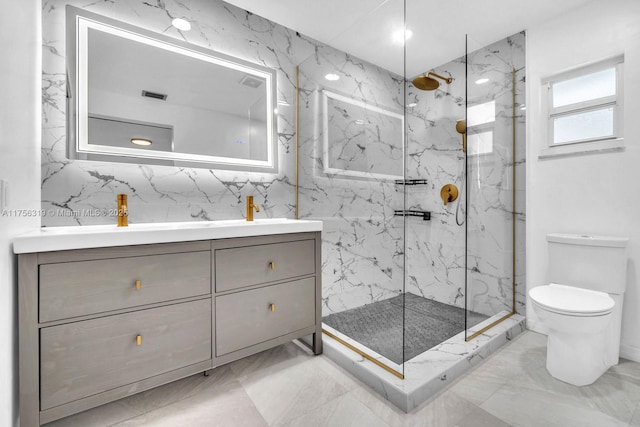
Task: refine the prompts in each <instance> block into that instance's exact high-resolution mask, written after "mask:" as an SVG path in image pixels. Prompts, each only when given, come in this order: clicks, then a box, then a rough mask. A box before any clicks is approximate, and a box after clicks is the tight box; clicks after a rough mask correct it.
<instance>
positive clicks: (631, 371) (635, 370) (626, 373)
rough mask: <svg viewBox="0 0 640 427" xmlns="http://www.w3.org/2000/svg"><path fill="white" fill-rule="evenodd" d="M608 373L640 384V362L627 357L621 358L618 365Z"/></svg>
mask: <svg viewBox="0 0 640 427" xmlns="http://www.w3.org/2000/svg"><path fill="white" fill-rule="evenodd" d="M607 373H608V374H611V375H614V376H619V377H620V378H621V379H623V380H625V381H628V382H632V383H634V384H637V385H640V363H635V362H632V361H630V360H627V359H620V361H619V363H618V364H617V365H616V366H612V367H611V368H609V371H607Z"/></svg>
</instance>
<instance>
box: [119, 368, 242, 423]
mask: <svg viewBox="0 0 640 427" xmlns="http://www.w3.org/2000/svg"><path fill="white" fill-rule="evenodd" d="M234 380H235V374H234V373H233V371H231V369H230V368H229V367H228V366H221V367H219V368H216V369H213V370H211V371H210V372H209V376H204V375H203V374H202V373H200V374H195V375H191V376H190V377H187V378H183V379H181V380H178V381H174V382H171V383H169V384H165V385H163V386H160V387H156V388H153V389H151V390H147V391H144V392H142V393H138V394H135V395H133V396H131V397H129V398H128V401H129V404H130V405H131V406H132V407H133V408H134V409H136V410H137V411H139V412H140V413H141V414H144V413H146V412H150V411H153V410H155V409H158V408H162V407H163V406H167V405H170V404H172V403H175V402H178V401H180V400H182V399H185V398H187V397H190V396H193V395H195V394H197V393H200V392H203V391H205V390H207V389H210V388H212V387H220V386H221V385H223V384H226V383H228V382H231V381H234Z"/></svg>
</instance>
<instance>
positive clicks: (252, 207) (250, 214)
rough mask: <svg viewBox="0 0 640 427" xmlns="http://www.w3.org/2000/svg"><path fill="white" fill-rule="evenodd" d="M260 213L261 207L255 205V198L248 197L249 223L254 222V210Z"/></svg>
mask: <svg viewBox="0 0 640 427" xmlns="http://www.w3.org/2000/svg"><path fill="white" fill-rule="evenodd" d="M254 209H255V210H256V212H260V206H258V205H256V204H254V203H253V196H247V221H253V210H254Z"/></svg>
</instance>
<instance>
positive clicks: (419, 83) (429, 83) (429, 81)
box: [413, 71, 453, 90]
mask: <svg viewBox="0 0 640 427" xmlns="http://www.w3.org/2000/svg"><path fill="white" fill-rule="evenodd" d="M434 77H437V78H439V79H440V80H442V81H444V82H446V83H447V84H451V82H453V79H452V78H451V77H443V76H441V75H440V74H436V73H432V72H431V71H430V72H428V73H426V74H422V75H420V76H418V77H416V78H415V79H413V85H414V86H415V87H417V88H418V89H420V90H435V89H438V87H440V82H439V81H437V80H436V79H434Z"/></svg>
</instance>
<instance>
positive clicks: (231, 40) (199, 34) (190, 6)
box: [42, 0, 319, 226]
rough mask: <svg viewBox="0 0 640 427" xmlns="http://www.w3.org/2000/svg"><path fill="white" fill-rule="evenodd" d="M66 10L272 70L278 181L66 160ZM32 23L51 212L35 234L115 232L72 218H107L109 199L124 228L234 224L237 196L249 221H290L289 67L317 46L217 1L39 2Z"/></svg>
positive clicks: (46, 205)
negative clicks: (251, 207) (125, 217)
mask: <svg viewBox="0 0 640 427" xmlns="http://www.w3.org/2000/svg"><path fill="white" fill-rule="evenodd" d="M66 4H71V5H73V6H77V7H80V8H83V9H86V10H88V11H91V12H94V13H98V14H101V15H104V16H107V17H110V18H113V19H117V20H120V21H123V22H126V23H128V24H132V25H135V26H138V27H142V28H145V29H148V30H151V31H154V32H158V33H162V34H165V35H167V36H171V37H176V38H178V39H181V40H184V41H187V42H189V43H192V44H194V45H198V46H201V47H205V48H208V49H212V50H216V51H218V52H222V53H224V54H227V55H232V56H235V57H238V58H242V59H245V60H247V61H250V62H254V63H258V64H260V65H264V66H267V67H270V68H274V69H276V71H277V92H278V95H277V96H278V100H279V101H284V102H286V103H287V104H288V106H287V105H283V104H281V105H279V107H278V110H279V115H278V123H277V131H278V165H279V169H278V173H277V174H267V173H251V172H233V171H222V170H209V169H193V168H184V167H169V166H151V165H135V164H124V163H105V162H95V161H79V160H68V159H67V158H66V154H65V153H66V132H65V121H66V117H65V116H66V111H65V11H64V6H65V5H66ZM175 17H184V18H186V19H188V20H189V21H190V22H191V24H192V30H191V31H188V32H183V31H179V30H177V29H175V28H173V27H172V26H171V20H172V19H173V18H175ZM42 22H43V30H42V37H43V58H42V65H43V91H42V93H43V106H42V108H43V129H42V135H43V136H42V208H43V209H45V210H48V209H53V210H54V211H55V212H57V214H56V215H52V216H46V217H44V218H43V219H42V225H43V226H58V225H86V224H105V223H106V224H108V223H115V218H112V217H105V216H102V217H90V216H85V215H82V214H75V213H78V212H80V213H81V212H82V211H83V209H95V208H98V209H110V208H113V207H114V206H115V204H116V194H118V193H127V194H128V195H129V213H130V221H131V222H132V223H136V222H138V223H140V222H163V221H189V220H213V219H229V218H242V217H243V215H244V197H245V196H246V195H254V196H255V197H256V202H257V203H258V204H259V205H260V206H261V207H262V208H263V209H262V211H261V213H260V214H258V215H259V216H266V217H293V216H294V210H295V187H294V176H295V145H294V141H295V140H294V123H295V120H294V117H295V111H294V108H293V107H292V106H293V105H294V104H295V102H294V97H295V66H296V64H298V63H299V62H301V61H302V60H304V59H305V58H306V57H308V56H309V55H311V54H312V53H313V52H315V51H316V50H317V48H318V46H319V44H318V43H317V42H315V41H313V40H311V39H308V38H305V37H304V36H301V35H300V34H298V33H296V32H294V31H292V30H289V29H287V28H285V27H282V26H280V25H277V24H275V23H273V22H270V21H268V20H266V19H263V18H261V17H259V16H257V15H254V14H251V13H249V12H246V11H244V10H242V9H239V8H237V7H235V6H231V5H229V4H227V3H224V2H223V1H221V0H192V1H189V2H182V1H179V0H166V1H158V2H155V1H154V2H148V1H145V0H118V1H108V2H105V1H93V2H91V1H89V2H86V1H80V0H71V1H67V0H64V1H63V0H43V3H42Z"/></svg>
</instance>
